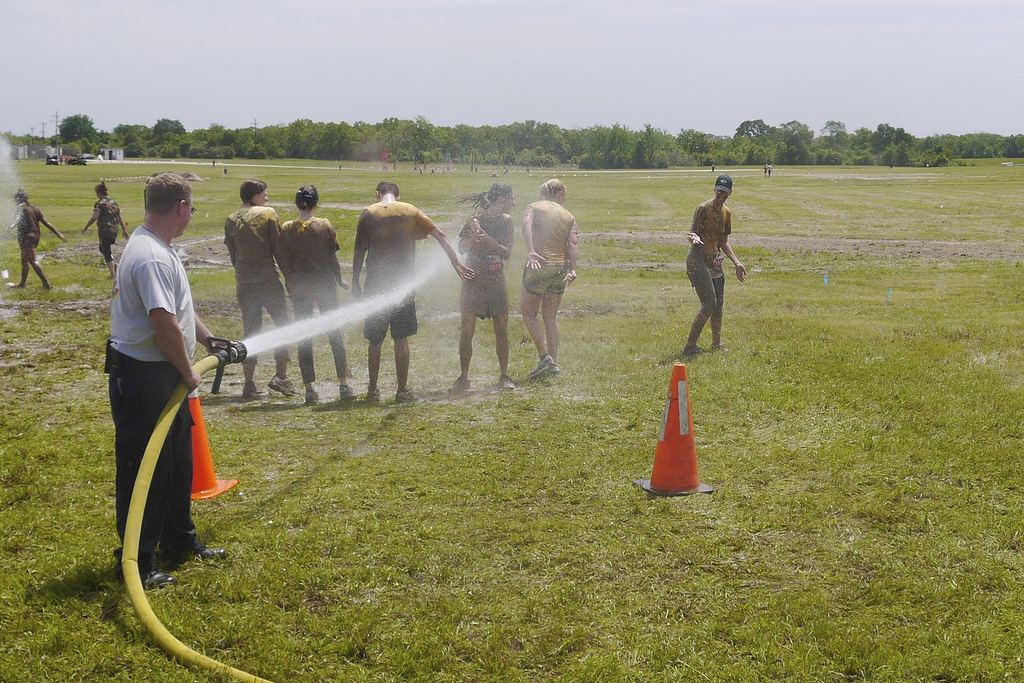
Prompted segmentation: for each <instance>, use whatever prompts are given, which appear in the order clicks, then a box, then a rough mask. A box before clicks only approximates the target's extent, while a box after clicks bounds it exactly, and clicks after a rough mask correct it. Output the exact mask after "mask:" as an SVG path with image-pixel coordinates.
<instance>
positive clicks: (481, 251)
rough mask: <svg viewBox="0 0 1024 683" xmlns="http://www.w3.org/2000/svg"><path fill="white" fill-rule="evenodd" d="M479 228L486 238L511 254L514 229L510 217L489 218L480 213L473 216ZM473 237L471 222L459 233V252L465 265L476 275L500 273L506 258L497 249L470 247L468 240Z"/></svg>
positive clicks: (505, 214) (502, 215)
mask: <svg viewBox="0 0 1024 683" xmlns="http://www.w3.org/2000/svg"><path fill="white" fill-rule="evenodd" d="M475 218H476V220H477V221H479V223H480V227H481V228H482V229H483V231H484V232H485V233H487V236H488V237H490V238H491V239H493V240H494V241H495V242H497V243H498V244H500V245H501V246H503V247H505V248H506V249H508V253H510V254H511V253H512V241H513V239H514V238H515V227H514V226H513V224H512V217H511V216H509V215H508V214H507V213H503V214H501V215H500V216H490V215H488V214H486V213H482V214H480V215H478V216H475ZM472 235H473V222H472V220H471V221H469V222H468V223H466V225H465V226H464V227H463V228H462V232H460V233H459V251H461V252H462V253H464V254H466V265H467V266H469V267H470V268H472V269H473V270H474V271H475V272H476V273H477V274H478V275H479V274H480V273H488V272H499V273H500V272H501V271H502V269H503V268H502V265H503V260H508V256H502V254H501V253H500V251H499V250H498V249H494V248H488V247H487V246H480V247H471V246H469V240H470V238H471V237H472Z"/></svg>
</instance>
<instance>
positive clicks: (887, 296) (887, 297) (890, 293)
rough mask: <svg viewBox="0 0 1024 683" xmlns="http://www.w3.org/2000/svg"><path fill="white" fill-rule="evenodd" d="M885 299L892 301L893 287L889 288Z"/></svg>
mask: <svg viewBox="0 0 1024 683" xmlns="http://www.w3.org/2000/svg"><path fill="white" fill-rule="evenodd" d="M885 298H886V299H891V298H892V287H890V288H889V293H888V294H886V295H885Z"/></svg>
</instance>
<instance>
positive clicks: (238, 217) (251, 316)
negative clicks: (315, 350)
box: [224, 180, 299, 398]
mask: <svg viewBox="0 0 1024 683" xmlns="http://www.w3.org/2000/svg"><path fill="white" fill-rule="evenodd" d="M238 195H239V197H240V198H241V200H242V208H240V209H238V210H237V211H235V212H234V213H232V214H231V215H230V216H228V218H227V220H226V221H224V244H225V245H227V248H228V255H229V256H230V257H231V265H232V266H234V268H235V295H236V297H237V298H238V307H239V309H241V312H242V334H243V336H244V337H245V338H246V339H251V338H252V337H253V336H255V335H256V334H259V332H260V330H262V329H263V311H264V309H265V310H266V311H267V313H268V314H270V319H271V320H273V321H274V325H276V326H277V327H284V326H286V325H288V323H289V320H288V301H287V299H286V298H285V293H284V287H283V286H282V285H281V277H280V275H278V272H277V268H278V265H277V254H276V252H277V245H278V240H279V239H280V236H281V223H280V221H279V219H278V217H277V211H275V210H274V209H272V208H271V207H269V206H265V204H266V203H267V184H266V183H265V182H263V181H262V180H246V181H245V182H244V183H242V186H241V187H240V188H239V190H238ZM288 361H289V354H288V349H287V348H284V347H281V348H278V349H275V350H274V364H275V366H276V371H275V373H274V377H273V379H271V380H270V383H269V384H268V385H267V386H268V387H270V388H271V389H273V390H274V391H277V392H280V393H282V394H284V395H285V396H298V395H299V390H298V389H296V388H295V385H294V384H292V381H291V380H289V379H288ZM256 363H257V358H256V357H255V356H248V357H247V358H246V359H245V360H244V361H243V362H242V374H243V375H244V376H245V384H244V385H243V387H242V398H256V397H259V396H265V395H266V393H267V392H265V391H264V390H263V389H261V388H259V387H258V386H257V385H256V379H255V376H256Z"/></svg>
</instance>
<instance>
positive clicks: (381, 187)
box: [377, 180, 399, 199]
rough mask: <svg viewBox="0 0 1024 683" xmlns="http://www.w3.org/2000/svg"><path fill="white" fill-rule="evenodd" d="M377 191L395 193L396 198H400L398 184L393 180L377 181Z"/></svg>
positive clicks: (384, 193)
mask: <svg viewBox="0 0 1024 683" xmlns="http://www.w3.org/2000/svg"><path fill="white" fill-rule="evenodd" d="M377 192H379V193H380V194H381V195H386V194H393V195H395V199H398V197H399V194H398V185H396V184H395V183H393V182H391V181H390V180H382V181H380V182H379V183H377Z"/></svg>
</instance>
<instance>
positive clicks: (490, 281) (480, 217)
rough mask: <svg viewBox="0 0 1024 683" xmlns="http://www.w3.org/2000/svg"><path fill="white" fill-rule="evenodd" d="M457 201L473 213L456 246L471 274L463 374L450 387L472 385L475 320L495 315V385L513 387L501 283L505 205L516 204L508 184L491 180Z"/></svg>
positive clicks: (506, 250)
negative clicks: (465, 203) (509, 368)
mask: <svg viewBox="0 0 1024 683" xmlns="http://www.w3.org/2000/svg"><path fill="white" fill-rule="evenodd" d="M460 201H462V202H469V203H471V204H472V205H473V206H474V207H475V208H476V213H475V214H474V215H473V217H472V218H470V219H469V221H468V222H467V223H466V225H465V227H463V228H462V232H460V233H459V252H460V253H462V254H464V255H465V257H466V265H467V266H469V267H470V268H472V269H473V273H474V274H475V277H473V278H472V279H470V280H463V282H462V298H461V302H460V303H461V308H462V328H461V333H460V335H459V366H460V369H461V371H462V374H460V375H459V378H458V379H457V380H455V385H454V386H453V387H452V390H453V391H467V390H468V389H469V388H470V382H469V363H470V360H471V359H472V358H473V335H474V334H475V332H476V320H477V318H480V319H481V320H486V319H487V318H491V319H493V321H494V345H495V350H496V352H497V354H498V368H499V371H500V373H501V374H500V376H499V377H498V386H499V387H500V388H502V389H515V387H516V385H515V382H513V381H512V379H511V378H510V377H509V376H508V286H507V285H506V284H505V264H506V263H507V262H508V259H509V256H511V255H512V241H513V239H514V237H515V227H514V226H513V224H512V217H511V216H509V215H508V214H509V211H511V210H512V207H513V206H515V203H516V200H515V193H514V192H513V191H512V186H511V185H506V184H505V183H494V184H493V185H491V187H490V188H489V189H488V190H486V191H484V192H478V193H477V194H471V195H469V196H468V197H464V198H463V199H461V200H460Z"/></svg>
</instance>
